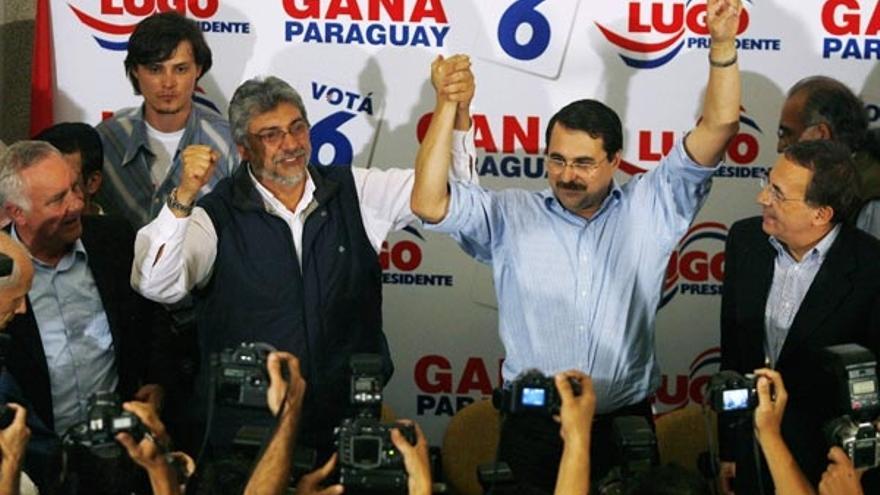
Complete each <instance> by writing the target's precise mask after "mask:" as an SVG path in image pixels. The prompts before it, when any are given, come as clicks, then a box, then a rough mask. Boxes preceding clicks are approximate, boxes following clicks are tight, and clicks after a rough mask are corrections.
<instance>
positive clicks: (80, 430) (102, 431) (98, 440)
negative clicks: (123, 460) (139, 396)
mask: <svg viewBox="0 0 880 495" xmlns="http://www.w3.org/2000/svg"><path fill="white" fill-rule="evenodd" d="M146 432H147V430H146V428H145V427H144V426H143V424H142V423H141V420H140V419H139V418H138V417H137V416H135V415H134V414H132V413H130V412H128V411H125V410H123V409H122V402H120V400H119V396H118V395H116V394H115V393H114V392H98V393H96V394H94V395H92V396H91V397H90V398H89V412H88V420H86V421H83V422H82V423H79V424H76V425H74V426H71V427H70V429H68V430H67V433H65V435H64V444H65V446H80V447H85V448H87V449H88V450H89V451H91V452H92V453H93V454H94V455H95V456H97V457H100V458H102V459H115V458H117V457H119V456H121V455H122V454H123V448H122V446H121V445H120V444H119V443H118V442H117V441H116V434H117V433H128V434H129V435H131V436H132V438H134V441H135V442H140V441H141V439H142V438H143V437H144V434H145V433H146Z"/></svg>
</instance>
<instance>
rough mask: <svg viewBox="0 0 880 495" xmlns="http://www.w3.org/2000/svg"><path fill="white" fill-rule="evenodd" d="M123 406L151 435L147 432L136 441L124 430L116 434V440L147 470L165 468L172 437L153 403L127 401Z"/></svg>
mask: <svg viewBox="0 0 880 495" xmlns="http://www.w3.org/2000/svg"><path fill="white" fill-rule="evenodd" d="M122 408H123V409H124V410H125V411H127V412H129V413H131V414H134V415H135V416H136V417H137V418H138V419H139V420H140V422H141V424H142V425H143V427H144V428H145V429H146V430H147V433H149V435H147V434H145V435H143V436H142V437H141V439H140V441H138V442H135V440H134V438H133V437H132V436H131V435H130V434H129V433H128V432H124V431H123V432H120V433H117V434H116V440H117V441H118V442H119V443H121V444H122V446H123V447H125V450H126V451H127V452H128V456H129V457H131V459H132V460H133V461H134V462H136V463H137V464H138V465H140V466H141V467H143V468H144V469H146V470H147V471H150V470H152V469H165V468H166V467H167V462H166V461H165V456H164V454H165V452H166V451H167V450H168V447H169V445H170V438H169V437H168V432H167V431H166V430H165V425H164V424H162V422H161V421H160V420H159V417H158V415H157V414H156V410H155V408H154V407H153V405H152V404H149V403H146V402H126V403H124V404H122Z"/></svg>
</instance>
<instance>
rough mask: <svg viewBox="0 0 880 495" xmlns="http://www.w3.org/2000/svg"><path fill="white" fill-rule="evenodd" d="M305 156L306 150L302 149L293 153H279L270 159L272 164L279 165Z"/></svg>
mask: <svg viewBox="0 0 880 495" xmlns="http://www.w3.org/2000/svg"><path fill="white" fill-rule="evenodd" d="M304 156H306V150H305V149H303V148H298V149H295V150H293V151H280V152H278V154H277V155H275V156H274V157H273V158H272V164H273V165H278V164H279V163H281V162H283V161H285V160H290V159H294V160H295V159H297V158H301V157H304Z"/></svg>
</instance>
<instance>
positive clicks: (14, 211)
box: [3, 201, 24, 225]
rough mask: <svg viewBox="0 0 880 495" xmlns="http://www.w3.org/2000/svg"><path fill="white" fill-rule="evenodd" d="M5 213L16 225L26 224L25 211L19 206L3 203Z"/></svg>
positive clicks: (7, 202)
mask: <svg viewBox="0 0 880 495" xmlns="http://www.w3.org/2000/svg"><path fill="white" fill-rule="evenodd" d="M3 213H5V214H6V216H7V217H8V218H9V219H10V220H12V222H13V223H15V224H16V225H18V224H22V223H24V209H22V207H21V206H18V205H17V204H14V203H10V202H9V201H6V202H5V203H3Z"/></svg>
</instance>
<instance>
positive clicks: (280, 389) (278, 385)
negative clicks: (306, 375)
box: [266, 351, 306, 416]
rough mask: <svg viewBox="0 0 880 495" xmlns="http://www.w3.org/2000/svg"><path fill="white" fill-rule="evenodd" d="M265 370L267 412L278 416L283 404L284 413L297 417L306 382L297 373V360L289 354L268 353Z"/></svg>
mask: <svg viewBox="0 0 880 495" xmlns="http://www.w3.org/2000/svg"><path fill="white" fill-rule="evenodd" d="M266 370H267V371H268V372H269V389H268V390H267V391H266V401H267V402H268V403H269V410H270V411H272V414H273V415H274V416H278V412H279V410H280V409H281V404H285V406H284V411H285V413H294V414H297V415H298V414H299V411H300V409H302V401H303V397H304V396H305V393H306V381H305V380H304V379H303V377H302V374H301V373H300V371H299V359H297V358H296V356H294V355H293V354H290V353H289V352H281V351H275V352H270V353H269V357H268V359H267V360H266ZM285 371H286V373H287V378H286V379H285V377H284V372H285Z"/></svg>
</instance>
